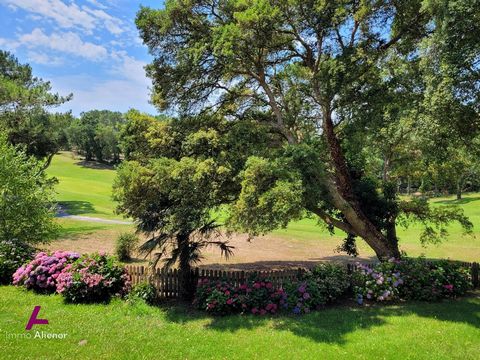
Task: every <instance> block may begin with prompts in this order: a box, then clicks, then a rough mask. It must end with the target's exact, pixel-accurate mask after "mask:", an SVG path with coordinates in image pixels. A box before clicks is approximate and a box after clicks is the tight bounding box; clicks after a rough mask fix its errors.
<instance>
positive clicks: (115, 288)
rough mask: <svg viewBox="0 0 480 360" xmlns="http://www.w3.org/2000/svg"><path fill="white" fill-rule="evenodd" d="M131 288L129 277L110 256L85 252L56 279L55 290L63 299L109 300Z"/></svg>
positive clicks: (84, 300) (78, 301)
mask: <svg viewBox="0 0 480 360" xmlns="http://www.w3.org/2000/svg"><path fill="white" fill-rule="evenodd" d="M129 290H130V277H129V275H128V273H127V271H126V270H125V268H123V267H121V266H119V265H118V264H117V263H116V262H115V259H114V258H113V257H112V256H107V255H105V254H93V255H84V256H82V257H81V258H80V259H78V260H77V261H75V262H74V263H73V264H70V265H68V266H67V267H66V268H65V269H64V270H63V271H62V273H61V274H60V275H59V276H58V279H57V292H58V293H60V294H62V295H63V297H64V298H65V301H66V302H71V303H93V302H108V301H109V300H110V299H111V297H112V296H117V295H118V296H124V295H126V294H127V293H128V291H129Z"/></svg>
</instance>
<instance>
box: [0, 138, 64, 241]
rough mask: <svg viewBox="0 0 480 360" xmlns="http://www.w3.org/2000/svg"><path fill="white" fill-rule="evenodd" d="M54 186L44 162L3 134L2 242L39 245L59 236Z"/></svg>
mask: <svg viewBox="0 0 480 360" xmlns="http://www.w3.org/2000/svg"><path fill="white" fill-rule="evenodd" d="M53 186H54V181H53V180H52V179H49V178H47V176H46V174H45V172H44V169H43V166H42V164H41V163H40V162H39V161H38V160H36V159H35V158H33V157H30V156H28V155H27V154H26V153H25V152H24V151H23V150H21V149H19V148H16V147H14V146H12V145H10V144H8V142H7V140H6V137H5V136H4V135H2V134H1V133H0V219H1V221H0V241H12V242H18V243H19V244H20V243H27V244H38V243H45V242H48V241H49V240H51V239H52V238H55V236H56V235H57V233H58V225H57V224H56V223H55V221H54V217H55V212H56V209H55V203H54V200H55V199H54V189H53Z"/></svg>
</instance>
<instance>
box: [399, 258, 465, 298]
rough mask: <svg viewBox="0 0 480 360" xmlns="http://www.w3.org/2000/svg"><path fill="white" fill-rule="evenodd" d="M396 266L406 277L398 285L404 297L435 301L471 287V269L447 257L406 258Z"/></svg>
mask: <svg viewBox="0 0 480 360" xmlns="http://www.w3.org/2000/svg"><path fill="white" fill-rule="evenodd" d="M395 267H396V269H397V270H398V271H400V273H401V274H402V278H403V279H404V283H403V285H402V286H401V287H399V291H400V296H401V297H402V298H403V299H408V300H422V301H435V300H439V299H442V298H448V297H457V296H461V295H464V294H465V293H466V292H467V291H468V290H469V289H470V288H471V286H472V280H471V275H470V269H468V268H467V267H465V266H462V265H460V264H458V263H454V262H451V261H447V260H440V261H431V262H429V261H426V260H425V259H423V258H418V259H403V260H402V261H401V262H400V263H398V264H396V266H395Z"/></svg>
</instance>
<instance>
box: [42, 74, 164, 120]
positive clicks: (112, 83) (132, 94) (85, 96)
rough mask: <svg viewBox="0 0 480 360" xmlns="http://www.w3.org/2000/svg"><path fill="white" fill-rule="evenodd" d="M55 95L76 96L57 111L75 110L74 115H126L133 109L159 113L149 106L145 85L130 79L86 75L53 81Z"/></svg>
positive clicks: (53, 79) (54, 79)
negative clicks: (103, 112)
mask: <svg viewBox="0 0 480 360" xmlns="http://www.w3.org/2000/svg"><path fill="white" fill-rule="evenodd" d="M50 80H51V83H52V86H53V89H54V91H58V92H59V93H60V94H69V93H73V99H72V100H71V101H69V102H67V103H65V104H63V105H62V106H61V107H60V108H59V109H58V110H59V111H68V110H72V112H73V113H74V114H75V115H79V114H80V113H81V112H83V111H88V110H92V109H106V110H112V111H121V112H125V111H128V110H129V109H131V108H136V109H139V110H141V111H145V112H149V113H156V110H155V108H154V107H153V106H152V105H150V104H149V103H148V100H149V90H148V86H147V84H146V81H144V82H143V83H142V81H131V80H129V79H110V80H102V79H98V78H95V77H92V76H89V75H86V74H81V75H72V76H66V77H59V78H52V79H50Z"/></svg>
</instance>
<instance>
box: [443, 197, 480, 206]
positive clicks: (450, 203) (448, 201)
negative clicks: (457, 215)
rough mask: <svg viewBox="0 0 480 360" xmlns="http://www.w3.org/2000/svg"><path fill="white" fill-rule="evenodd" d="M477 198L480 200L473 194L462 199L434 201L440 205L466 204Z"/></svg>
mask: <svg viewBox="0 0 480 360" xmlns="http://www.w3.org/2000/svg"><path fill="white" fill-rule="evenodd" d="M478 200H480V197H479V196H475V197H466V198H462V199H460V200H457V199H451V200H441V201H435V204H441V205H464V204H468V203H471V202H473V201H478Z"/></svg>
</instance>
